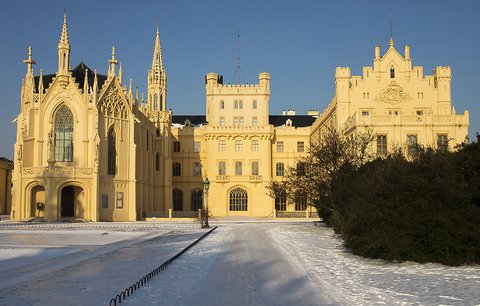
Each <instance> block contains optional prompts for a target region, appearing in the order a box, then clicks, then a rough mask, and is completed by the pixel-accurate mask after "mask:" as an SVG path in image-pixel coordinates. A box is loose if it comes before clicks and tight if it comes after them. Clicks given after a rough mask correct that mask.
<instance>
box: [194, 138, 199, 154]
mask: <svg viewBox="0 0 480 306" xmlns="http://www.w3.org/2000/svg"><path fill="white" fill-rule="evenodd" d="M193 152H194V153H200V141H194V142H193Z"/></svg>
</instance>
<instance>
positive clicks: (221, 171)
mask: <svg viewBox="0 0 480 306" xmlns="http://www.w3.org/2000/svg"><path fill="white" fill-rule="evenodd" d="M226 174H227V170H226V167H225V162H224V161H221V162H218V175H226Z"/></svg>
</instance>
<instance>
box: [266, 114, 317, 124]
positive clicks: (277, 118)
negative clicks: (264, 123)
mask: <svg viewBox="0 0 480 306" xmlns="http://www.w3.org/2000/svg"><path fill="white" fill-rule="evenodd" d="M288 119H290V120H292V126H294V127H306V126H311V125H312V124H313V123H314V122H315V120H316V119H317V118H316V117H313V116H309V115H294V116H287V115H270V116H269V119H268V121H269V123H270V124H271V125H273V126H275V127H277V126H282V125H284V124H285V123H286V122H287V120H288Z"/></svg>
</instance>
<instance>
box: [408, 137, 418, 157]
mask: <svg viewBox="0 0 480 306" xmlns="http://www.w3.org/2000/svg"><path fill="white" fill-rule="evenodd" d="M417 149H418V144H417V135H407V150H408V151H407V153H408V155H410V156H414V155H416V154H417Z"/></svg>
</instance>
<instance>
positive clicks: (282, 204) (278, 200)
mask: <svg viewBox="0 0 480 306" xmlns="http://www.w3.org/2000/svg"><path fill="white" fill-rule="evenodd" d="M275 209H276V210H280V211H285V210H287V195H286V193H285V192H282V193H281V194H280V195H278V196H276V197H275Z"/></svg>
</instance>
